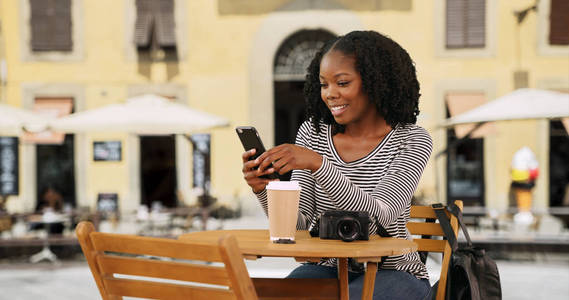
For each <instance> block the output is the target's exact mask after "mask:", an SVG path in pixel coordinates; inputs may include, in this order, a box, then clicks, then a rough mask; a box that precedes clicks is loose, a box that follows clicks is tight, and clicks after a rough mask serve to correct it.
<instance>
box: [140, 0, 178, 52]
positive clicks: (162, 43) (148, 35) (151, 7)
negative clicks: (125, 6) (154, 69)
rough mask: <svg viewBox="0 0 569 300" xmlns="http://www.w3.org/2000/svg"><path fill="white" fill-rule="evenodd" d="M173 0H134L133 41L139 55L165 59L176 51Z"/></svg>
mask: <svg viewBox="0 0 569 300" xmlns="http://www.w3.org/2000/svg"><path fill="white" fill-rule="evenodd" d="M175 23H176V22H175V19H174V0H136V23H135V29H134V43H135V44H136V47H137V50H138V53H139V55H142V56H144V55H149V56H150V58H151V59H153V60H156V59H166V58H168V57H169V56H170V55H173V54H175V53H176V24H175Z"/></svg>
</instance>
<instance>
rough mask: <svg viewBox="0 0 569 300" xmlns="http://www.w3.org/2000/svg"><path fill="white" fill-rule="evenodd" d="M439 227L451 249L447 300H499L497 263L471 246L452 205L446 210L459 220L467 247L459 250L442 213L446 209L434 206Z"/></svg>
mask: <svg viewBox="0 0 569 300" xmlns="http://www.w3.org/2000/svg"><path fill="white" fill-rule="evenodd" d="M432 207H433V209H434V210H435V213H436V214H437V219H438V220H439V222H440V224H441V227H442V229H443V231H444V234H445V237H446V238H447V240H448V242H449V244H450V246H451V249H452V255H451V258H450V263H449V268H448V276H447V286H446V287H445V288H446V296H445V299H447V300H500V299H502V289H501V286H500V275H499V274H498V267H497V266H496V263H495V262H494V261H493V260H492V259H491V258H490V257H489V256H488V255H487V254H486V252H485V251H484V249H481V248H478V247H474V246H472V241H471V240H470V235H468V231H467V230H466V226H464V223H463V221H462V212H461V210H460V209H459V208H458V207H457V206H456V205H455V204H451V205H449V206H448V207H446V210H448V211H449V212H450V213H451V214H453V215H455V216H456V218H457V219H458V224H459V226H460V227H461V228H462V232H463V233H464V237H465V238H466V243H467V245H466V246H461V247H459V246H458V242H457V238H456V236H455V235H454V232H453V231H452V228H451V226H450V222H449V218H448V217H447V215H446V214H445V212H444V209H445V207H444V206H442V205H441V204H433V205H432ZM438 284H439V283H438V282H437V283H435V285H434V286H433V299H435V296H436V294H437V293H436V290H437V288H438Z"/></svg>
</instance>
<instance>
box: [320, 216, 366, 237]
mask: <svg viewBox="0 0 569 300" xmlns="http://www.w3.org/2000/svg"><path fill="white" fill-rule="evenodd" d="M369 224H370V218H369V214H368V212H367V211H349V210H327V211H324V212H322V214H321V215H320V219H319V220H317V221H316V224H315V225H314V227H312V230H311V231H310V235H311V236H313V237H314V236H319V237H320V238H321V239H329V240H342V241H344V242H351V241H354V240H366V241H367V240H369Z"/></svg>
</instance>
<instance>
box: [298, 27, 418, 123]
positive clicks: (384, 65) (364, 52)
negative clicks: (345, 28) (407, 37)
mask: <svg viewBox="0 0 569 300" xmlns="http://www.w3.org/2000/svg"><path fill="white" fill-rule="evenodd" d="M330 51H340V52H342V53H343V54H345V55H353V56H354V57H355V60H356V71H357V72H358V73H359V74H360V76H361V78H362V89H363V91H364V92H365V93H366V94H367V96H368V98H369V100H370V101H372V102H373V103H374V104H375V106H376V108H377V111H378V112H379V114H380V115H381V116H382V117H383V118H385V121H386V122H387V124H389V125H391V126H392V127H394V126H396V125H397V124H399V123H402V124H415V123H416V122H417V116H418V115H419V96H420V95H421V94H419V82H418V81H417V75H416V71H415V65H414V63H413V61H412V60H411V57H410V56H409V54H408V53H407V51H405V49H403V48H402V47H401V46H400V45H399V44H397V43H396V42H395V41H393V40H392V39H390V38H389V37H387V36H384V35H382V34H380V33H378V32H375V31H352V32H350V33H348V34H346V35H344V36H339V37H337V38H335V39H332V40H330V41H328V42H327V43H326V44H324V46H322V48H321V49H320V50H319V51H318V52H317V53H316V56H315V57H314V59H312V61H311V63H310V65H309V66H308V69H307V71H308V74H307V75H306V81H305V83H304V97H305V101H306V116H307V119H309V120H311V122H312V125H313V126H314V128H315V129H316V130H317V131H319V124H320V122H324V123H325V124H332V125H333V130H334V132H335V133H337V132H344V129H345V128H344V126H343V125H340V124H337V123H336V121H335V120H334V117H333V116H332V114H331V113H330V110H329V109H328V107H326V105H325V104H324V102H323V101H322V98H321V94H320V78H319V76H320V62H321V61H322V57H323V56H324V55H325V54H326V53H328V52H330Z"/></svg>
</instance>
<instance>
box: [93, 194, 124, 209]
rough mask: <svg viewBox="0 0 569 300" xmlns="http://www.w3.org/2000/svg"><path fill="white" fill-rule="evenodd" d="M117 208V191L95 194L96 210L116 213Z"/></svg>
mask: <svg viewBox="0 0 569 300" xmlns="http://www.w3.org/2000/svg"><path fill="white" fill-rule="evenodd" d="M118 210H119V195H118V194H117V193H99V194H97V211H99V212H103V213H116V212H118Z"/></svg>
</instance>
